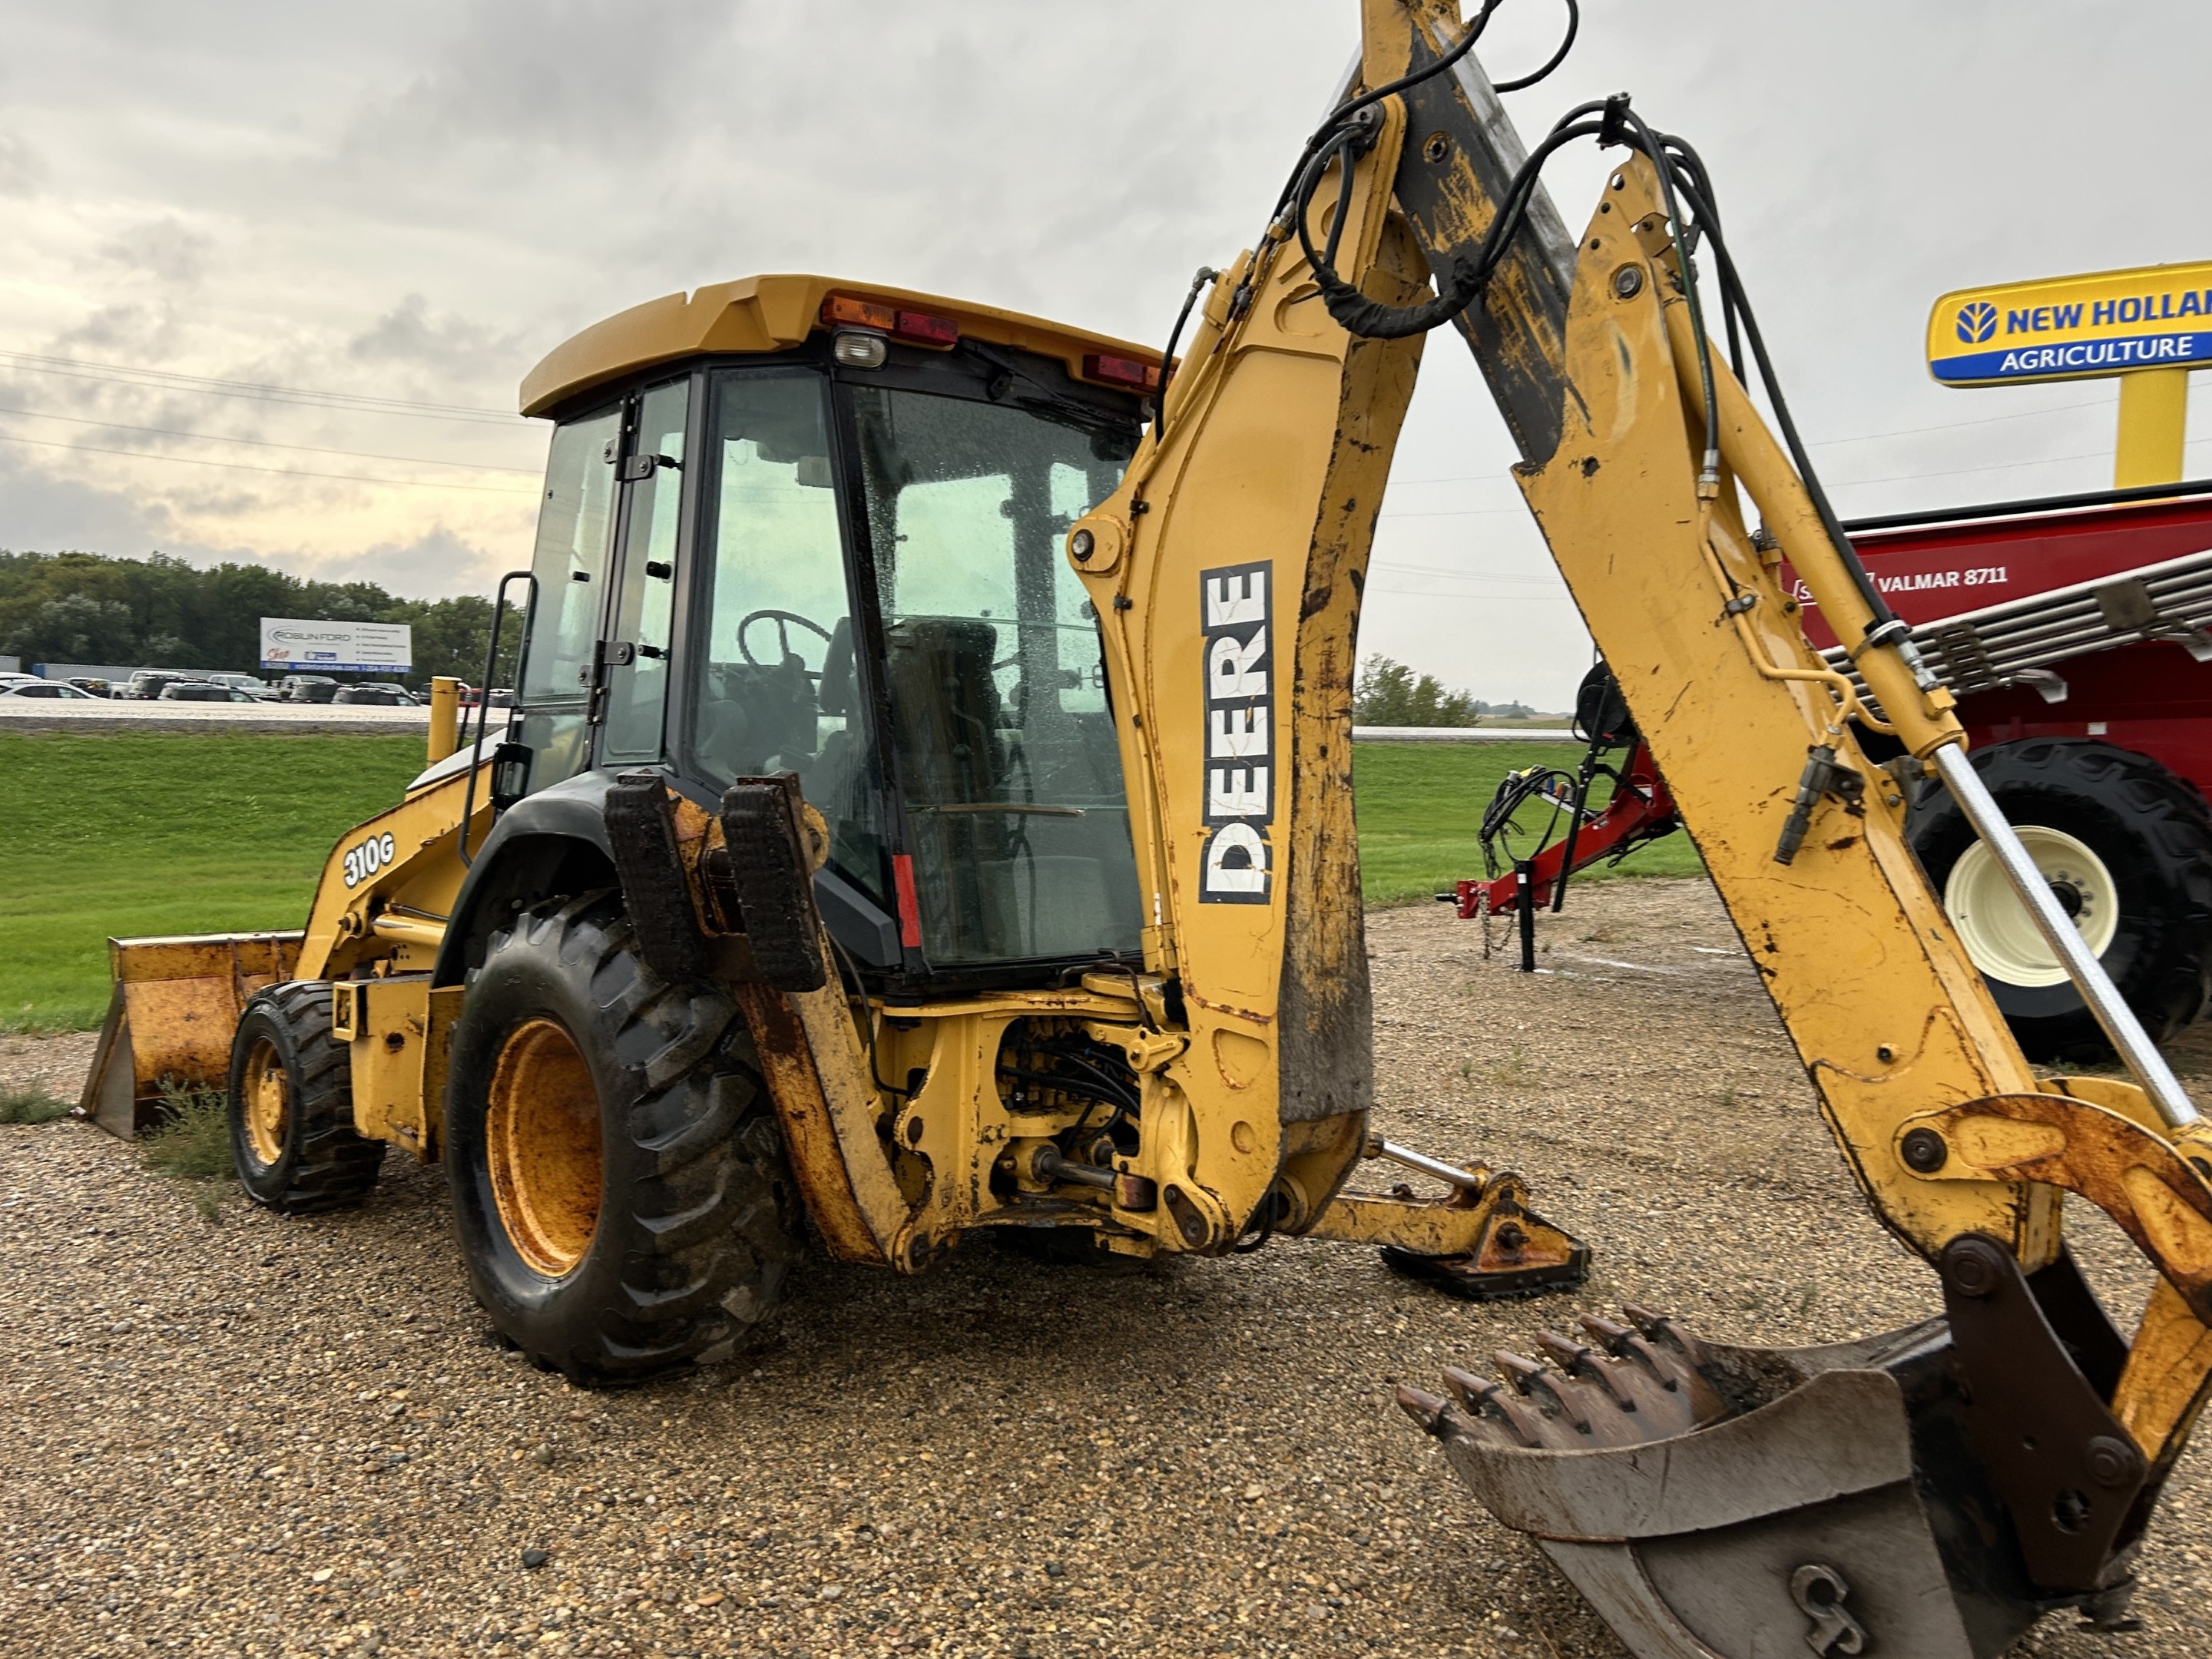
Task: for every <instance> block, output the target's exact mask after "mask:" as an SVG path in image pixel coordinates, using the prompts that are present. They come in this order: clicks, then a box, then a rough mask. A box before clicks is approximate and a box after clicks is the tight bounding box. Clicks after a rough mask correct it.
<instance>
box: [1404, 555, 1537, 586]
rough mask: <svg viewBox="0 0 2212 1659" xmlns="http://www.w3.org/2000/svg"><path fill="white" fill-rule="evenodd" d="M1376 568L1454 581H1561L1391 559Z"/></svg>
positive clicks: (1497, 571) (1505, 572) (1502, 571)
mask: <svg viewBox="0 0 2212 1659" xmlns="http://www.w3.org/2000/svg"><path fill="white" fill-rule="evenodd" d="M1375 568H1376V569H1377V570H1395V571H1399V572H1401V574H1407V575H1412V576H1449V577H1450V578H1451V579H1452V580H1454V581H1488V582H1522V583H1528V582H1537V583H1543V584H1547V585H1548V584H1550V583H1552V582H1555V581H1557V580H1559V576H1558V575H1557V574H1553V575H1549V576H1524V575H1516V574H1513V573H1511V572H1510V571H1504V570H1443V569H1439V568H1437V566H1435V565H1432V564H1400V563H1397V562H1395V561H1394V560H1389V559H1377V560H1376V561H1375Z"/></svg>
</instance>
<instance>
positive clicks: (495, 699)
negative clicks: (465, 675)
mask: <svg viewBox="0 0 2212 1659" xmlns="http://www.w3.org/2000/svg"><path fill="white" fill-rule="evenodd" d="M483 700H484V694H483V692H482V691H480V690H477V688H476V687H475V686H473V685H465V686H463V687H462V688H461V707H462V708H479V707H481V706H482V704H483ZM491 706H492V707H493V708H513V707H514V693H513V692H512V691H510V690H507V688H506V687H505V686H503V685H495V686H494V687H493V688H492V693H491Z"/></svg>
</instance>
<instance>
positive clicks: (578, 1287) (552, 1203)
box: [446, 893, 800, 1387]
mask: <svg viewBox="0 0 2212 1659" xmlns="http://www.w3.org/2000/svg"><path fill="white" fill-rule="evenodd" d="M750 1054H751V1049H750V1038H749V1036H747V1034H746V1030H745V1025H744V1020H743V1019H741V1018H738V1016H737V1012H736V1007H735V1005H734V1003H733V1002H732V1000H731V998H730V996H729V994H728V993H727V992H726V990H724V989H723V988H721V987H718V986H714V985H711V984H705V983H693V984H688V985H670V984H667V983H665V981H661V980H660V979H659V978H657V977H656V976H655V975H653V972H652V970H651V969H647V967H646V965H645V963H644V962H643V960H642V959H641V957H640V955H639V953H638V950H637V941H636V934H635V931H634V929H633V928H632V926H631V923H630V921H629V917H628V916H627V915H625V914H624V912H623V906H622V902H621V900H620V898H619V897H617V896H615V895H613V894H610V893H600V894H592V895H587V896H585V897H583V898H580V899H573V900H559V901H555V902H552V903H549V904H546V905H543V906H540V907H539V908H537V909H534V910H531V911H526V912H525V913H524V914H523V915H520V916H519V917H517V918H516V919H515V921H514V924H513V927H510V928H508V929H507V931H505V932H503V933H498V934H496V935H495V936H494V937H493V939H492V940H491V943H490V945H489V947H488V948H487V950H486V951H485V956H484V963H483V968H482V969H480V970H478V972H477V975H475V977H474V978H473V979H472V980H471V981H470V985H469V990H468V995H467V998H466V1000H465V1002H464V1004H463V1006H462V1010H461V1014H460V1018H459V1020H458V1021H456V1022H455V1024H454V1027H453V1051H452V1063H451V1067H450V1070H449V1072H448V1073H447V1091H446V1168H447V1180H448V1182H449V1184H450V1186H451V1188H452V1191H453V1219H454V1226H455V1229H456V1231H458V1232H459V1238H460V1246H461V1254H462V1256H463V1259H464V1260H465V1263H466V1265H467V1267H468V1273H469V1279H470V1282H471V1286H472V1288H473V1289H474V1291H475V1292H476V1296H477V1301H478V1302H479V1303H481V1304H483V1308H484V1310H485V1311H486V1312H488V1313H489V1315H490V1316H491V1319H492V1322H493V1323H494V1324H495V1326H497V1327H498V1328H499V1331H500V1333H501V1334H502V1335H503V1336H505V1337H506V1338H507V1340H510V1341H512V1342H513V1343H514V1344H515V1346H518V1347H520V1349H522V1350H523V1352H526V1354H528V1355H529V1356H530V1357H531V1358H532V1359H533V1360H535V1361H536V1362H537V1363H538V1364H540V1365H541V1366H544V1367H545V1368H547V1369H550V1370H560V1371H562V1373H564V1374H565V1375H566V1376H568V1377H569V1378H570V1379H571V1380H572V1381H574V1382H576V1383H582V1384H586V1385H588V1386H593V1387H604V1386H610V1385H614V1384H619V1383H633V1382H638V1381H641V1380H642V1379H644V1378H646V1377H647V1376H653V1375H654V1374H655V1373H657V1372H659V1371H664V1370H668V1369H670V1368H671V1367H672V1366H675V1365H678V1364H684V1363H685V1362H687V1361H701V1360H707V1361H711V1360H715V1359H720V1358H726V1357H728V1356H729V1355H730V1354H732V1353H734V1352H738V1350H739V1348H741V1347H742V1346H744V1345H745V1344H746V1343H747V1342H748V1341H749V1340H750V1339H751V1338H752V1336H753V1335H754V1334H755V1333H756V1332H757V1330H758V1329H759V1328H761V1327H762V1326H763V1325H764V1324H765V1323H766V1322H767V1321H768V1320H769V1317H770V1316H772V1315H773V1314H774V1313H775V1310H776V1308H777V1306H778V1304H780V1303H781V1300H782V1296H783V1290H784V1282H785V1279H787V1276H788V1275H789V1273H790V1270H791V1267H792V1264H793V1262H794V1261H796V1260H797V1259H798V1256H799V1238H800V1231H799V1228H800V1211H799V1204H798V1200H797V1199H796V1196H795V1194H794V1189H793V1185H792V1182H791V1177H790V1173H789V1170H788V1169H787V1166H786V1164H785V1160H784V1153H783V1142H782V1137H781V1133H780V1132H779V1131H778V1129H777V1127H776V1123H775V1114H774V1111H773V1109H772V1107H771V1106H770V1103H769V1098H768V1091H767V1088H766V1086H765V1085H763V1083H762V1081H761V1079H760V1077H759V1075H758V1073H757V1072H756V1071H755V1070H754V1068H753V1066H751V1064H750Z"/></svg>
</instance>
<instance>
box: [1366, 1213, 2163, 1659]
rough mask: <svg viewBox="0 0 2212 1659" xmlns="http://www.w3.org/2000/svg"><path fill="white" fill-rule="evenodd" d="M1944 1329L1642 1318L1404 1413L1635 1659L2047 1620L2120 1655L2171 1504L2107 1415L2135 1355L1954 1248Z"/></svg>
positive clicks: (2045, 1277) (1552, 1347) (1946, 1261)
mask: <svg viewBox="0 0 2212 1659" xmlns="http://www.w3.org/2000/svg"><path fill="white" fill-rule="evenodd" d="M1942 1273H1943V1280H1944V1291H1945V1301H1946V1304H1947V1307H1948V1310H1949V1311H1948V1316H1947V1317H1946V1318H1943V1319H1934V1320H1929V1321H1928V1322H1925V1323H1923V1324H1920V1325H1915V1326H1911V1327H1909V1328H1905V1329H1903V1330H1898V1331H1893V1332H1890V1333H1888V1334H1885V1335H1881V1336H1876V1337H1872V1338H1869V1339H1867V1340H1862V1341H1855V1342H1845V1343H1838V1344H1835V1345H1832V1346H1822V1347H1805V1348H1757V1347H1732V1346H1724V1345H1722V1344H1718V1343H1711V1342H1701V1341H1699V1340H1698V1339H1696V1338H1695V1337H1692V1336H1691V1335H1689V1334H1687V1333H1686V1332H1684V1331H1683V1330H1682V1329H1681V1328H1680V1327H1679V1326H1677V1325H1676V1324H1675V1323H1674V1322H1673V1321H1671V1320H1669V1319H1667V1318H1664V1317H1662V1316H1659V1315H1656V1314H1653V1313H1651V1312H1650V1311H1648V1310H1643V1309H1638V1308H1632V1309H1630V1310H1628V1311H1629V1319H1630V1322H1629V1323H1628V1324H1625V1325H1624V1324H1618V1323H1615V1322H1612V1321H1610V1320H1605V1319H1596V1318H1589V1317H1585V1318H1583V1320H1582V1322H1581V1323H1582V1326H1583V1332H1584V1333H1585V1334H1584V1337H1583V1340H1569V1339H1567V1338H1565V1337H1562V1336H1558V1335H1555V1334H1549V1333H1547V1334H1544V1335H1542V1336H1541V1337H1540V1339H1539V1341H1540V1344H1541V1346H1542V1348H1543V1349H1544V1351H1545V1352H1546V1353H1547V1362H1542V1363H1540V1362H1538V1361H1535V1360H1530V1359H1525V1358H1521V1357H1519V1356H1517V1355H1513V1354H1500V1355H1498V1364H1499V1366H1500V1369H1501V1371H1502V1373H1503V1376H1504V1381H1502V1382H1495V1381H1491V1380H1489V1379H1486V1378H1479V1377H1476V1376H1470V1375H1468V1373H1466V1372H1462V1371H1448V1372H1447V1373H1446V1374H1445V1380H1446V1383H1447V1385H1448V1387H1449V1389H1450V1391H1451V1397H1450V1398H1449V1399H1446V1398H1442V1397H1439V1396H1436V1395H1426V1394H1423V1393H1421V1392H1419V1391H1418V1390H1415V1389H1400V1390H1399V1391H1398V1400H1399V1403H1400V1404H1401V1406H1403V1407H1405V1408H1406V1410H1407V1412H1408V1413H1410V1414H1411V1415H1412V1416H1413V1418H1414V1419H1415V1420H1416V1421H1417V1422H1419V1424H1420V1425H1422V1426H1423V1427H1424V1428H1425V1429H1427V1430H1428V1431H1430V1432H1431V1433H1432V1434H1435V1435H1437V1437H1440V1438H1441V1439H1442V1440H1443V1443H1444V1451H1445V1454H1446V1456H1447V1457H1448V1458H1449V1462H1451V1465H1452V1467H1453V1468H1455V1470H1456V1471H1457V1472H1458V1474H1459V1475H1460V1477H1461V1479H1462V1480H1464V1481H1465V1482H1466V1483H1467V1485H1468V1486H1469V1487H1471V1488H1472V1489H1473V1491H1474V1494H1475V1496H1476V1497H1477V1498H1480V1500H1481V1502H1482V1503H1483V1504H1484V1505H1485V1506H1486V1507H1487V1508H1488V1509H1489V1510H1491V1512H1492V1514H1494V1515H1495V1516H1497V1517H1498V1519H1499V1520H1501V1521H1503V1522H1504V1523H1505V1524H1506V1525H1508V1526H1510V1527H1514V1528H1518V1529H1519V1530H1521V1531H1522V1532H1526V1533H1528V1534H1532V1535H1533V1536H1534V1538H1535V1539H1536V1541H1537V1542H1538V1544H1539V1545H1540V1546H1541V1548H1542V1549H1543V1550H1544V1552H1545V1553H1547V1555H1549V1556H1550V1557H1551V1558H1552V1559H1553V1561H1554V1562H1555V1563H1557V1564H1558V1565H1559V1569H1560V1571H1563V1572H1565V1574H1566V1575H1567V1577H1569V1578H1570V1579H1571V1580H1572V1581H1573V1582H1574V1583H1575V1586H1576V1588H1577V1589H1579V1590H1581V1592H1582V1593H1583V1596H1584V1598H1585V1599H1586V1600H1588V1601H1589V1602H1590V1604H1591V1605H1592V1606H1593V1607H1595V1608H1596V1609H1597V1611H1598V1612H1599V1613H1601V1615H1602V1616H1603V1617H1604V1619H1605V1620H1606V1621H1607V1624H1609V1625H1610V1626H1612V1627H1613V1632H1614V1633H1615V1634H1616V1635H1617V1636H1619V1637H1620V1639H1621V1641H1622V1642H1623V1643H1624V1644H1626V1646H1627V1647H1628V1649H1629V1650H1631V1651H1632V1652H1633V1653H1635V1654H1636V1655H1638V1656H1639V1659H1775V1656H1780V1655H1784V1654H1804V1653H1808V1652H1809V1653H1812V1654H1815V1655H1821V1656H1826V1655H1857V1654H1862V1653H1865V1654H1878V1655H1880V1656H1882V1659H1990V1656H1993V1655H1996V1654H1998V1653H2000V1652H2002V1650H2004V1649H2006V1648H2007V1647H2008V1646H2010V1645H2011V1644H2012V1643H2013V1642H2014V1641H2015V1640H2016V1639H2017V1638H2019V1637H2020V1635H2021V1632H2024V1631H2025V1630H2027V1627H2028V1626H2030V1625H2031V1624H2033V1622H2034V1621H2035V1620H2036V1619H2037V1618H2039V1616H2041V1615H2042V1614H2043V1613H2047V1612H2050V1611H2051V1610H2053V1609H2055V1608H2059V1607H2078V1608H2080V1609H2081V1611H2082V1613H2083V1614H2084V1615H2085V1616H2086V1617H2087V1619H2088V1620H2090V1621H2091V1622H2092V1623H2093V1624H2096V1625H2100V1626H2104V1627H2106V1628H2123V1627H2124V1623H2123V1620H2124V1609H2125V1603H2126V1600H2127V1596H2128V1594H2129V1591H2130V1580H2129V1577H2128V1573H2127V1569H2128V1565H2129V1563H2130V1560H2131V1559H2132V1558H2133V1556H2134V1554H2135V1552H2136V1546H2137V1544H2138V1542H2139V1541H2140V1538H2141V1535H2142V1524H2143V1522H2144V1520H2145V1518H2146V1517H2147V1516H2148V1513H2149V1510H2150V1509H2151V1507H2152V1504H2153V1503H2154V1499H2155V1496H2156V1491H2157V1487H2158V1485H2159V1484H2160V1480H2162V1479H2163V1475H2164V1468H2162V1467H2160V1468H2157V1469H2155V1470H2154V1469H2152V1468H2148V1467H2147V1465H2146V1463H2145V1462H2144V1459H2143V1458H2142V1455H2141V1454H2140V1453H2139V1452H2138V1451H2137V1450H2136V1447H2135V1444H2134V1443H2133V1442H2132V1441H2131V1440H2130V1438H2129V1437H2128V1435H2127V1433H2126V1431H2124V1430H2123V1429H2122V1428H2121V1427H2120V1425H2118V1423H2117V1422H2115V1421H2114V1420H2113V1419H2112V1416H2111V1414H2110V1413H2108V1412H2107V1411H2106V1410H2105V1407H2104V1401H2105V1400H2106V1399H2107V1398H2109V1396H2110V1392H2111V1389H2112V1386H2113V1385H2114V1383H2116V1382H2117V1380H2118V1375H2119V1367H2120V1365H2121V1364H2122V1363H2123V1362H2124V1357H2125V1353H2126V1348H2125V1345H2124V1343H2123V1342H2122V1341H2121V1340H2120V1338H2119V1337H2118V1334H2116V1333H2114V1331H2113V1330H2112V1326H2111V1325H2110V1323H2109V1322H2106V1320H2105V1317H2104V1315H2103V1312H2102V1310H2100V1309H2099V1308H2098V1307H2097V1305H2096V1303H2095V1301H2094V1299H2093V1297H2092V1296H2091V1294H2090V1292H2089V1291H2088V1288H2087V1285H2085V1284H2084V1283H2083V1282H2082V1280H2081V1277H2080V1275H2079V1273H2077V1272H2076V1271H2075V1267H2074V1265H2073V1263H2072V1261H2070V1260H2069V1259H2068V1258H2065V1257H2063V1256H2062V1257H2061V1258H2060V1259H2059V1261H2057V1262H2056V1263H2055V1264H2053V1265H2052V1266H2051V1267H2047V1268H2045V1269H2044V1270H2043V1271H2042V1272H2040V1273H2036V1274H2034V1275H2033V1277H2032V1278H2031V1277H2028V1276H2026V1275H2023V1274H2022V1273H2021V1271H2020V1268H2019V1266H2018V1264H2017V1263H2016V1262H2015V1261H2014V1258H2013V1257H2012V1255H2011V1254H2010V1252H2008V1250H2006V1249H2004V1248H2003V1247H2002V1245H2000V1244H1997V1243H1995V1242H1994V1241H1992V1240H1990V1239H1987V1238H1983V1237H1978V1236H1969V1237H1965V1238H1961V1239H1960V1240H1958V1241H1956V1242H1954V1243H1953V1244H1952V1246H1951V1247H1950V1248H1949V1249H1948V1250H1947V1251H1946V1252H1945V1254H1944V1257H1943V1261H1942Z"/></svg>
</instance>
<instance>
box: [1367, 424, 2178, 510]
mask: <svg viewBox="0 0 2212 1659" xmlns="http://www.w3.org/2000/svg"><path fill="white" fill-rule="evenodd" d="M2111 407H2112V399H2111V398H2093V399H2091V400H2089V401H2088V402H2087V403H2078V404H2052V405H2051V407H2049V408H2048V409H2022V410H2015V411H2014V412H2013V413H2011V414H2009V415H1980V416H1975V417H1974V418H1973V419H1972V420H1970V421H1947V422H1943V424H1942V425H1941V426H1906V427H1899V428H1897V429H1896V430H1894V431H1891V432H1863V433H1860V434H1859V435H1857V436H1856V437H1850V438H1820V439H1817V440H1815V441H1813V442H1812V443H1810V444H1809V445H1808V446H1807V447H1808V448H1812V449H1828V448H1832V447H1834V446H1836V445H1838V444H1871V443H1880V442H1881V441H1883V440H1884V439H1887V438H1916V437H1923V436H1925V435H1927V434H1929V433H1931V432H1954V431H1957V430H1959V429H1960V428H1964V427H1970V426H1992V425H1995V424H1996V422H1999V421H2032V420H2034V419H2037V418H2038V417H2039V416H2045V415H2063V414H2065V413H2067V412H2069V410H2077V409H2110V408H2111ZM2191 441H2192V442H2202V441H2203V440H2202V439H2193V440H2191ZM2054 459H2061V460H2080V459H2083V458H2082V457H2081V456H2078V455H2068V456H2059V457H2055V458H2054ZM2014 465H2021V466H2030V465H2034V463H2033V462H2030V461H2021V462H2017V463H2014ZM1991 470H1992V469H1990V468H1989V467H1963V468H1961V469H1960V471H1966V472H1986V471H1991ZM1908 476H1910V477H1917V478H1941V477H1948V476H1949V475H1948V473H1942V472H1916V473H1912V474H1910V475H1908ZM1390 482H1391V483H1392V484H1393V485H1401V484H1448V483H1501V484H1502V483H1511V482H1512V481H1511V480H1510V479H1509V478H1507V477H1504V476H1503V475H1502V474H1498V473H1493V472H1458V473H1452V474H1449V475H1447V476H1446V477H1441V478H1393V479H1391V480H1390ZM1867 482H1868V483H1889V482H1891V481H1890V480H1888V479H1886V478H1870V479H1869V480H1867ZM1496 510H1498V511H1501V512H1510V511H1511V510H1513V509H1510V508H1499V509H1496ZM1386 516H1395V517H1400V518H1414V517H1419V516H1424V515H1420V514H1416V513H1398V514H1395V515H1386Z"/></svg>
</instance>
